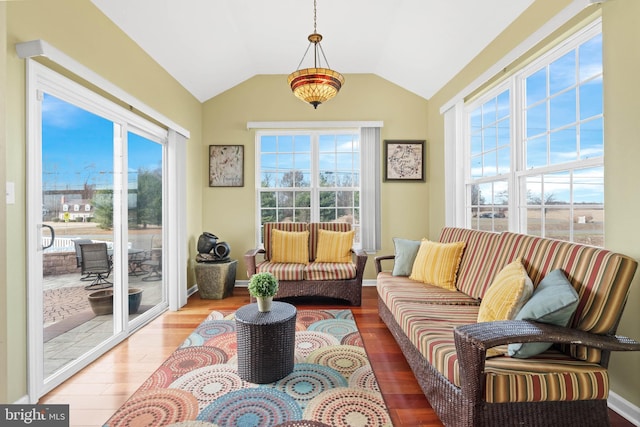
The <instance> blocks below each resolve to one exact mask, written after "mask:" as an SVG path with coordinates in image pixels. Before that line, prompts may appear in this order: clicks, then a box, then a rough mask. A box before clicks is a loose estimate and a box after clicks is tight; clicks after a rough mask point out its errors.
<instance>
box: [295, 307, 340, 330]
mask: <svg viewBox="0 0 640 427" xmlns="http://www.w3.org/2000/svg"><path fill="white" fill-rule="evenodd" d="M326 319H333V314H331V313H328V312H326V311H322V310H298V313H297V314H296V323H301V324H302V325H304V326H305V328H306V327H308V326H309V325H311V324H312V323H315V322H319V321H320V320H326Z"/></svg>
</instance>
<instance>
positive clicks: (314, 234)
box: [309, 222, 351, 261]
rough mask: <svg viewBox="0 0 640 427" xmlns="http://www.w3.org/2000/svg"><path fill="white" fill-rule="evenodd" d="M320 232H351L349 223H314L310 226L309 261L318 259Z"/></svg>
mask: <svg viewBox="0 0 640 427" xmlns="http://www.w3.org/2000/svg"><path fill="white" fill-rule="evenodd" d="M318 230H329V231H339V232H343V233H344V232H347V231H351V224H349V223H348V222H312V223H310V224H309V260H310V261H313V260H315V259H316V255H317V253H318V252H317V251H318Z"/></svg>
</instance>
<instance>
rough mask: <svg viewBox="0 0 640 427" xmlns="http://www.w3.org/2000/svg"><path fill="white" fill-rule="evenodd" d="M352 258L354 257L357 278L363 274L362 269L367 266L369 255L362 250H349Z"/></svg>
mask: <svg viewBox="0 0 640 427" xmlns="http://www.w3.org/2000/svg"><path fill="white" fill-rule="evenodd" d="M351 252H352V253H353V256H354V257H355V264H356V271H357V272H358V273H357V274H358V276H362V275H363V274H364V267H365V266H366V265H367V260H368V259H369V255H367V253H366V252H365V251H363V250H362V249H351Z"/></svg>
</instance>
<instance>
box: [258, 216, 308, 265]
mask: <svg viewBox="0 0 640 427" xmlns="http://www.w3.org/2000/svg"><path fill="white" fill-rule="evenodd" d="M271 230H281V231H298V232H300V231H308V230H309V224H307V223H306V222H266V223H264V225H263V226H262V239H263V241H264V249H265V260H267V261H269V260H271V247H272V245H271ZM309 240H311V238H309Z"/></svg>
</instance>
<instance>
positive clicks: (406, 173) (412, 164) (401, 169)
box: [383, 140, 426, 182]
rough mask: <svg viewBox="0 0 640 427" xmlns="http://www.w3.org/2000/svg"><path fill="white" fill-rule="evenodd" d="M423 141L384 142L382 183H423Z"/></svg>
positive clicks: (424, 179)
mask: <svg viewBox="0 0 640 427" xmlns="http://www.w3.org/2000/svg"><path fill="white" fill-rule="evenodd" d="M425 152H426V141H425V140H385V141H384V176H383V177H384V181H400V182H425V181H426V175H425V172H426V171H425V160H426V158H425Z"/></svg>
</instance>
